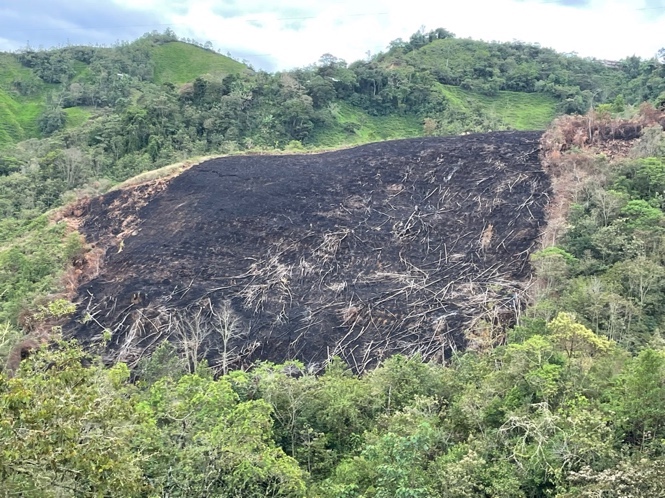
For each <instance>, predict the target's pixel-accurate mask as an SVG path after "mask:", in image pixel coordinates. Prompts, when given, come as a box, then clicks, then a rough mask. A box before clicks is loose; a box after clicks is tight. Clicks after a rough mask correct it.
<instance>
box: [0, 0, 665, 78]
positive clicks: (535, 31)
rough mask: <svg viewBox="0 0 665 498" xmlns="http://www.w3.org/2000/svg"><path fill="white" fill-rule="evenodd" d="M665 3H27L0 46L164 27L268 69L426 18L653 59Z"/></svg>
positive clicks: (352, 54) (384, 38)
mask: <svg viewBox="0 0 665 498" xmlns="http://www.w3.org/2000/svg"><path fill="white" fill-rule="evenodd" d="M663 14H665V0H640V1H638V2H635V0H465V1H462V2H432V1H431V0H410V1H409V2H404V1H403V0H365V1H364V2H358V1H357V0H335V1H334V2H333V1H332V0H326V1H323V0H318V1H317V0H280V1H279V2H275V1H274V0H224V1H219V0H113V1H111V2H108V1H107V2H93V1H92V0H83V1H78V2H71V1H69V0H50V1H49V0H26V1H25V2H22V3H19V2H16V3H15V5H12V7H0V19H3V21H0V33H2V37H4V39H5V40H3V39H2V38H0V47H3V48H7V45H8V44H13V45H14V46H15V47H18V46H20V45H24V44H25V41H26V40H28V39H29V40H30V43H31V44H33V45H37V44H43V45H45V46H50V45H57V44H63V43H66V42H67V40H68V39H69V41H70V42H72V43H83V42H87V43H112V42H114V41H116V40H119V39H132V38H135V37H137V36H139V35H141V34H142V33H144V32H146V31H150V30H153V29H158V30H159V31H163V30H164V29H165V28H166V27H167V26H170V27H172V29H173V30H174V31H175V32H176V33H178V34H179V35H180V36H182V37H187V38H194V39H196V40H199V41H201V42H205V41H211V42H212V44H213V46H214V47H215V48H217V49H219V50H220V51H221V52H222V53H227V51H228V52H230V53H232V54H233V55H234V56H236V57H238V58H243V59H247V60H249V61H250V62H251V63H252V64H253V65H254V66H255V67H257V68H261V69H265V70H276V69H287V68H292V67H299V66H305V65H308V64H311V63H314V62H316V61H317V60H318V59H319V57H320V56H321V55H322V54H324V53H330V54H333V55H335V56H337V57H341V58H343V59H346V60H347V61H349V62H351V61H354V60H357V59H362V58H366V57H367V52H368V51H369V52H370V54H374V53H377V52H378V51H382V50H385V49H386V47H387V45H388V43H389V42H390V41H391V40H394V39H396V38H404V39H408V38H409V36H410V35H411V34H412V33H414V32H415V31H417V30H418V29H419V28H420V27H421V26H422V25H423V24H424V25H425V26H426V28H427V29H434V28H438V27H444V28H446V29H448V30H450V31H452V32H454V33H456V34H457V35H458V36H459V37H471V38H475V39H484V40H488V41H489V40H496V41H512V40H520V41H523V42H529V43H538V44H540V45H541V46H545V47H552V48H555V49H556V50H559V51H562V52H577V53H579V54H580V55H583V56H593V57H597V58H601V59H620V58H623V57H627V56H630V55H633V54H636V55H640V56H642V57H651V56H653V55H654V54H655V53H656V52H657V50H658V49H659V48H661V47H662V46H663V44H665V41H663V39H662V36H661V33H663V32H665V15H663ZM7 28H12V29H9V30H8V29H7Z"/></svg>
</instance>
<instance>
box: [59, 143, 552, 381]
mask: <svg viewBox="0 0 665 498" xmlns="http://www.w3.org/2000/svg"><path fill="white" fill-rule="evenodd" d="M539 138H540V133H536V132H502V133H490V134H485V135H468V136H464V137H450V138H426V139H412V140H400V141H392V142H382V143H376V144H371V145H365V146H361V147H357V148H354V149H348V150H342V151H336V152H328V153H322V154H314V155H293V156H283V155H280V156H242V157H227V158H221V159H215V160H211V161H208V162H204V163H202V164H200V165H198V166H194V167H192V168H191V169H189V170H187V171H185V172H183V173H182V174H181V175H179V176H177V177H175V178H174V179H172V180H170V182H169V183H167V184H165V185H161V186H160V188H155V189H150V188H149V187H147V186H145V185H143V186H139V187H135V188H133V189H125V190H119V191H115V192H111V193H109V194H107V195H105V196H102V197H99V198H96V199H92V200H91V201H90V202H89V203H88V204H87V206H85V208H84V209H82V211H81V210H80V211H81V220H80V221H81V224H80V226H81V230H82V232H83V233H84V234H85V236H86V238H87V240H88V242H90V243H94V244H96V245H97V246H102V247H103V248H104V249H105V250H106V253H105V257H104V259H103V263H102V266H101V269H100V272H99V274H98V275H97V276H96V277H94V278H93V279H92V280H90V281H89V282H87V283H85V284H83V285H82V286H81V287H80V288H79V290H78V302H79V308H78V309H79V311H78V316H77V317H76V319H75V320H73V321H72V322H71V323H70V324H69V326H68V327H66V330H67V331H68V333H69V334H70V335H74V336H76V337H77V338H78V339H79V340H81V341H82V342H84V343H88V344H89V343H93V342H96V341H99V338H100V336H101V335H102V332H103V330H104V329H108V330H110V331H111V332H112V339H111V341H110V343H109V344H108V348H107V356H108V359H109V360H110V361H115V360H122V361H127V362H129V363H130V365H132V364H135V362H136V361H138V359H139V358H141V357H142V356H143V355H145V354H146V352H150V351H152V350H153V349H154V348H155V347H156V345H157V344H159V343H160V341H163V340H167V339H168V340H171V341H172V342H174V343H175V344H177V345H178V347H179V348H180V349H181V350H182V351H183V353H184V354H185V355H186V356H187V357H188V358H194V359H195V358H201V357H206V358H207V359H208V361H209V363H210V364H211V365H213V366H218V367H219V368H220V369H226V368H228V367H229V366H238V365H241V364H248V363H250V362H252V361H254V360H256V359H264V360H272V361H278V362H281V361H284V360H286V359H290V358H297V359H299V360H302V361H304V362H306V363H308V364H321V363H322V362H324V361H325V360H326V359H328V358H329V357H331V356H333V355H338V356H341V357H342V358H344V359H345V360H346V361H348V362H349V363H350V364H351V365H353V366H354V367H355V368H356V369H357V370H363V369H365V368H366V367H367V366H368V365H371V364H373V363H375V362H376V361H377V360H380V359H381V358H384V357H386V356H387V355H390V354H394V353H397V352H402V353H406V354H413V353H420V354H422V355H423V356H424V357H425V358H438V357H443V356H445V355H446V354H447V353H448V352H450V351H451V350H453V349H456V348H461V347H464V346H465V339H464V332H465V330H466V329H468V328H469V327H471V326H475V324H477V323H478V320H479V319H480V320H482V319H483V318H484V319H486V320H488V321H490V322H491V321H496V320H498V319H499V318H497V317H501V318H500V319H501V321H502V323H500V324H498V323H490V326H497V327H498V326H506V325H510V324H511V320H513V318H511V317H514V315H515V312H516V310H517V309H518V308H519V306H520V296H521V295H522V292H523V290H524V289H523V286H524V282H525V281H526V280H527V279H528V277H529V267H528V258H529V254H530V252H531V251H532V249H533V248H534V247H535V244H536V242H537V240H538V236H539V232H540V230H541V227H542V226H543V225H544V223H545V220H544V208H545V204H546V201H547V198H548V193H549V190H550V184H549V180H548V178H547V176H546V175H545V173H544V172H543V170H542V168H541V165H540V162H539ZM137 189H139V190H140V192H138V191H137ZM137 192H138V193H137ZM141 192H145V193H147V194H146V195H147V196H148V197H147V198H142V197H141V195H139V194H140V193H141ZM137 199H138V200H137ZM119 249H122V250H119ZM223 323H232V324H233V326H232V327H230V326H226V327H225V326H221V325H220V324H223ZM194 336H195V337H194ZM192 361H194V360H192Z"/></svg>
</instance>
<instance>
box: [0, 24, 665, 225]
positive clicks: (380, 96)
mask: <svg viewBox="0 0 665 498" xmlns="http://www.w3.org/2000/svg"><path fill="white" fill-rule="evenodd" d="M664 76H665V68H664V66H663V64H662V63H661V62H659V61H658V60H656V59H653V60H641V59H639V58H629V59H626V60H624V61H621V62H620V63H618V64H616V65H612V66H611V67H610V66H608V65H606V64H604V63H602V62H600V61H596V60H589V59H582V58H579V57H577V56H574V55H567V54H559V53H556V52H554V51H552V50H550V49H545V48H540V47H538V46H534V45H527V44H524V43H518V42H514V43H486V42H481V41H474V40H469V39H457V38H455V37H454V36H453V35H452V34H451V33H449V32H448V31H446V30H444V29H437V30H434V31H432V32H429V33H424V32H418V33H416V34H414V35H413V36H412V37H411V38H410V40H409V41H402V40H395V41H393V42H391V43H390V46H389V48H388V50H387V51H386V52H384V53H379V54H376V55H375V56H373V57H372V58H371V59H370V60H362V61H356V62H353V63H351V64H347V63H346V62H345V61H343V60H340V59H338V58H336V57H334V56H332V55H329V54H327V55H324V56H322V57H321V59H320V60H319V61H318V62H317V63H316V64H314V65H312V66H309V67H306V68H300V69H295V70H292V71H288V72H282V73H275V74H269V73H266V72H262V71H254V70H252V69H250V68H248V67H246V66H245V65H243V64H240V63H238V62H236V61H234V60H232V59H230V58H228V57H225V56H222V55H220V54H218V53H216V52H214V51H212V50H210V49H209V48H206V47H205V46H196V45H194V44H191V43H183V42H181V41H178V39H177V37H176V36H175V35H174V34H173V33H172V32H170V31H167V32H165V33H164V34H157V33H153V34H149V35H146V36H144V37H142V38H141V39H139V40H136V41H134V42H132V43H122V44H119V45H117V46H115V47H84V46H68V47H63V48H58V49H52V50H44V51H42V50H33V49H30V48H26V49H23V50H20V51H18V52H16V53H4V54H0V150H1V151H2V152H1V153H0V213H2V215H4V216H16V215H19V214H20V213H24V214H25V212H30V213H33V214H34V213H36V212H42V211H43V210H45V209H48V208H50V207H52V206H54V205H57V204H59V203H60V202H61V196H62V195H63V194H64V193H65V192H67V191H71V190H73V189H78V188H82V187H83V186H86V185H90V184H92V183H94V182H95V181H99V180H103V181H110V182H116V181H120V180H124V179H126V178H128V177H130V176H133V175H135V174H137V173H140V172H142V171H145V170H149V169H154V168H156V167H158V166H162V165H165V164H168V163H172V162H174V161H176V160H180V159H183V158H187V157H191V156H195V155H201V154H218V153H229V152H234V151H238V150H252V149H257V148H261V149H266V148H267V149H273V148H285V147H289V148H291V149H299V148H301V147H320V146H328V147H330V146H338V145H340V144H346V143H364V142H369V141H376V140H382V139H389V138H404V137H411V136H418V135H423V134H427V135H441V134H456V133H463V132H469V131H489V130H500V129H510V128H512V129H544V128H545V127H546V126H547V124H548V123H549V122H550V121H551V119H552V118H553V117H554V115H555V114H556V113H573V112H586V111H587V110H588V109H589V107H590V106H592V105H598V104H603V103H606V104H608V105H611V106H612V109H613V110H619V111H620V110H622V109H623V107H624V106H625V105H627V104H628V105H629V104H637V103H640V102H642V101H644V100H655V99H657V98H658V97H659V95H661V94H662V92H663V91H664V90H665V79H664ZM33 139H35V140H33ZM17 144H18V145H17ZM8 190H9V191H11V192H12V193H14V194H16V195H13V194H9V193H8Z"/></svg>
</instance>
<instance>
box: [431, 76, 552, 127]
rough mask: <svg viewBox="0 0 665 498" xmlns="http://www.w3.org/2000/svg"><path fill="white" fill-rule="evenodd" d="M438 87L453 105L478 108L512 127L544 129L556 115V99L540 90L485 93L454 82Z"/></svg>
mask: <svg viewBox="0 0 665 498" xmlns="http://www.w3.org/2000/svg"><path fill="white" fill-rule="evenodd" d="M440 88H441V92H442V93H443V94H444V95H445V97H446V99H447V100H448V102H449V103H450V105H451V107H452V108H453V109H459V110H461V111H465V112H468V111H471V110H472V109H474V108H482V109H484V110H485V111H486V112H489V113H491V114H493V115H495V116H496V117H497V118H499V119H500V120H501V122H502V123H504V124H505V125H506V126H508V127H510V128H513V129H515V130H544V129H545V128H547V126H548V125H549V124H550V122H551V121H552V119H554V116H555V115H556V106H557V101H556V99H555V98H554V97H551V96H549V95H546V94H543V93H522V92H509V91H499V92H498V93H497V95H495V96H488V95H483V94H481V93H478V92H472V91H470V90H464V89H463V88H460V87H458V86H452V85H440Z"/></svg>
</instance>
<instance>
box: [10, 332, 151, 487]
mask: <svg viewBox="0 0 665 498" xmlns="http://www.w3.org/2000/svg"><path fill="white" fill-rule="evenodd" d="M91 361H92V363H90V362H91ZM128 380H129V370H128V369H127V367H126V366H125V365H123V364H118V365H115V366H114V367H112V368H111V369H106V368H105V367H103V366H102V364H101V362H99V361H96V360H94V359H92V360H91V359H90V358H89V357H88V356H87V355H86V354H85V353H84V352H83V351H82V349H81V348H80V347H79V346H76V345H74V344H71V343H60V344H59V345H58V346H57V348H54V349H51V350H48V349H43V350H41V351H39V352H37V353H35V354H34V355H33V356H31V357H30V358H29V359H28V360H25V361H24V362H23V364H22V365H21V368H20V370H19V372H18V373H17V375H16V377H15V378H13V379H8V378H7V377H4V376H3V375H2V374H0V454H2V459H0V492H1V493H3V494H8V495H12V494H17V495H20V496H27V497H49V496H52V497H56V496H110V495H114V496H136V495H137V494H140V493H142V492H145V491H149V490H150V486H149V485H148V483H147V482H146V481H144V480H143V477H142V472H141V465H142V463H143V462H144V461H145V460H146V459H147V454H146V453H144V451H143V450H142V449H141V448H137V447H132V441H133V436H134V428H135V426H136V424H137V423H139V422H140V416H139V415H138V413H137V412H136V411H135V410H134V406H133V404H132V397H133V394H134V389H133V387H132V386H131V384H130V383H129V382H128Z"/></svg>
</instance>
